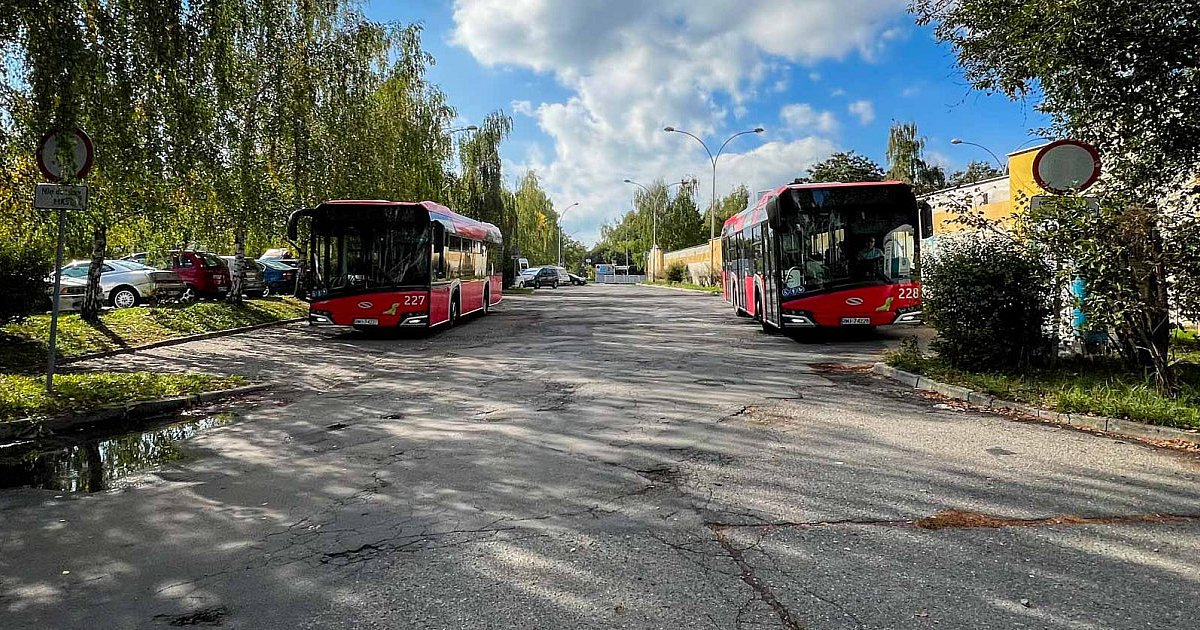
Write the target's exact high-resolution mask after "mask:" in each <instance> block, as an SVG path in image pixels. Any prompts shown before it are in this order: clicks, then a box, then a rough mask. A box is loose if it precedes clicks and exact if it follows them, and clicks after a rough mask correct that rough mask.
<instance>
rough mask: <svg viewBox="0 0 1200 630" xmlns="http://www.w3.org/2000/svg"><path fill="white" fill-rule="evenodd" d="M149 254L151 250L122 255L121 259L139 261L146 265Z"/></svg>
mask: <svg viewBox="0 0 1200 630" xmlns="http://www.w3.org/2000/svg"><path fill="white" fill-rule="evenodd" d="M149 256H150V252H137V253H135V254H130V255H128V256H122V257H121V260H128V261H130V262H135V263H138V264H141V265H145V264H147V263H146V259H147V258H148V257H149Z"/></svg>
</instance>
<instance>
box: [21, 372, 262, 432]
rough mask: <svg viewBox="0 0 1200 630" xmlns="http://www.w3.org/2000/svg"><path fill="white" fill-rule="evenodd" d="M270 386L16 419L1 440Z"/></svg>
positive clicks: (161, 410)
mask: <svg viewBox="0 0 1200 630" xmlns="http://www.w3.org/2000/svg"><path fill="white" fill-rule="evenodd" d="M268 387H270V385H269V384H267V383H259V384H256V385H243V386H242V387H233V388H230V389H218V390H215V391H211V392H202V393H199V394H192V395H189V396H173V397H171V398H159V399H157V400H137V401H132V402H127V403H121V404H117V405H107V406H104V407H100V408H98V409H96V410H95V411H92V412H88V413H83V414H75V413H70V414H64V415H61V416H54V417H52V418H46V419H44V420H41V421H40V422H39V421H34V420H17V421H15V422H6V423H3V424H0V440H6V439H10V438H13V437H16V436H17V435H18V434H20V432H21V430H22V429H25V428H28V427H32V426H34V425H35V424H40V425H41V426H42V428H43V429H46V430H49V431H51V432H56V431H64V430H67V429H72V428H75V427H78V426H82V425H95V424H103V423H105V422H113V421H117V420H136V419H140V418H148V417H151V416H157V415H161V414H166V413H171V412H174V411H181V410H183V409H189V408H191V407H194V406H196V405H200V404H204V403H208V402H212V401H215V400H221V399H223V398H232V397H234V396H242V395H245V394H251V393H254V392H260V391H262V390H265V389H267V388H268Z"/></svg>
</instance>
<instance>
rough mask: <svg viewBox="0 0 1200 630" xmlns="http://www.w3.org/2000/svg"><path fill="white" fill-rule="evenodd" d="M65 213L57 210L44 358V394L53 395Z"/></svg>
mask: <svg viewBox="0 0 1200 630" xmlns="http://www.w3.org/2000/svg"><path fill="white" fill-rule="evenodd" d="M66 216H67V211H66V210H63V209H61V208H60V209H59V210H58V252H57V253H56V254H55V257H54V297H53V302H54V305H53V307H52V308H51V310H50V352H49V355H48V356H47V358H46V393H47V394H52V393H54V351H55V344H56V342H57V341H58V301H59V294H60V292H61V291H62V264H63V223H64V221H65V220H66Z"/></svg>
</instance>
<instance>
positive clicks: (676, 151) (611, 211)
mask: <svg viewBox="0 0 1200 630" xmlns="http://www.w3.org/2000/svg"><path fill="white" fill-rule="evenodd" d="M905 4H906V0H712V1H703V0H656V1H654V2H643V1H642V0H453V1H452V0H427V1H422V2H418V1H405V0H400V1H395V0H392V1H388V0H370V1H369V2H368V3H367V5H366V9H365V10H366V13H367V15H368V16H369V17H371V18H373V19H377V20H385V21H399V22H405V23H409V22H419V23H421V24H423V25H424V27H425V34H424V45H425V48H426V50H427V51H429V52H430V53H431V54H432V55H433V56H434V57H435V58H436V59H437V64H436V65H435V66H434V67H433V68H431V70H430V73H429V77H430V79H431V81H432V82H434V83H436V84H438V85H440V86H441V88H442V89H443V90H444V91H445V92H446V94H447V95H448V97H449V99H450V102H451V103H452V104H453V105H454V106H455V107H456V108H457V109H458V111H459V114H460V117H461V118H462V121H463V123H464V124H469V123H472V122H478V121H479V120H480V119H482V118H483V116H484V115H486V114H487V113H488V112H491V111H495V110H504V111H506V112H508V113H509V114H510V115H512V116H513V119H514V133H513V135H512V137H511V139H510V140H509V141H508V142H507V143H506V145H505V146H504V148H503V153H504V158H505V164H506V171H507V172H506V177H507V178H508V179H509V181H510V182H511V181H513V180H514V179H515V178H516V177H518V176H519V175H520V174H521V173H522V172H524V170H526V169H533V170H534V171H536V172H537V173H538V175H539V176H540V177H541V178H542V182H543V185H544V186H545V187H546V189H547V190H548V191H549V192H550V194H551V197H552V198H553V199H554V201H555V204H556V206H558V207H560V208H563V207H566V206H568V205H570V204H571V203H573V202H579V203H580V205H579V206H578V207H576V208H573V209H572V210H571V211H570V212H569V213H567V214H566V216H565V217H564V219H563V224H564V226H565V229H566V230H567V232H568V233H571V234H573V235H574V236H575V237H576V238H578V239H580V240H583V241H584V242H588V243H590V242H594V241H595V239H596V238H597V237H598V235H599V226H600V225H601V224H602V223H603V222H604V221H611V220H613V219H614V218H615V217H618V216H619V215H620V214H621V213H623V212H624V211H626V210H628V209H629V207H630V199H631V195H632V187H631V186H629V185H628V184H624V183H623V182H622V180H623V179H625V178H632V179H635V180H638V181H641V182H643V183H649V182H650V181H651V180H653V179H655V178H663V179H666V180H668V181H677V180H678V179H680V178H681V177H684V176H695V177H697V178H698V179H699V181H700V186H699V188H700V191H701V194H700V196H699V198H698V199H697V202H698V203H699V204H700V205H701V206H705V205H706V204H707V203H708V198H709V196H710V195H709V193H707V192H706V191H708V190H709V189H710V186H711V181H712V179H711V166H710V164H709V163H708V160H707V157H706V156H705V154H704V150H703V148H701V147H700V145H699V144H698V143H696V142H695V141H694V140H691V139H690V138H687V137H686V136H682V135H679V134H669V133H666V132H664V131H662V128H663V127H664V126H666V125H673V126H675V127H678V128H680V129H686V130H688V131H691V132H693V133H695V134H696V135H698V136H701V137H702V138H704V139H705V140H706V141H707V142H708V144H709V146H710V147H711V148H712V150H714V151H715V150H716V148H717V146H719V145H720V143H721V142H722V141H723V140H724V139H725V138H726V137H728V136H729V135H731V134H733V133H735V132H738V131H741V130H744V129H750V128H753V127H755V126H762V127H764V128H766V132H765V133H763V134H762V135H761V136H756V135H749V136H743V137H740V138H738V139H737V140H734V141H733V142H732V143H731V144H730V145H729V148H728V149H726V153H725V154H724V155H722V157H721V158H720V160H719V162H718V172H717V191H718V195H721V194H724V193H725V192H727V191H728V190H729V189H731V188H732V187H734V186H736V185H737V184H739V183H746V184H747V185H749V186H750V187H751V189H752V190H757V189H762V188H767V187H770V186H773V185H778V184H781V183H784V182H787V181H790V180H791V179H792V178H793V177H795V176H797V175H800V174H803V173H804V171H805V169H806V168H807V167H808V166H810V165H811V164H812V163H813V162H815V161H819V160H821V159H823V158H825V157H827V156H828V155H829V154H830V153H831V152H833V151H835V150H846V149H854V150H856V151H858V152H860V153H863V154H865V155H867V156H869V157H871V158H873V159H875V160H877V161H879V162H880V163H883V162H884V150H885V148H886V145H887V130H888V127H889V125H890V124H891V121H892V120H898V121H915V122H916V123H917V125H918V128H919V129H920V132H921V134H922V135H924V136H925V137H926V138H927V141H928V145H927V156H926V157H927V159H929V160H931V161H934V162H936V163H939V164H942V165H943V166H944V167H946V168H947V170H948V171H953V170H955V169H958V168H961V167H963V166H965V165H966V163H967V162H968V161H970V160H973V159H975V160H990V159H991V157H990V156H989V155H988V154H987V153H986V152H985V151H983V150H982V149H979V148H976V147H972V146H968V145H957V146H956V145H951V144H950V140H951V139H952V138H955V137H961V138H962V139H964V140H968V141H971V142H976V143H979V144H982V145H984V146H986V147H988V148H990V149H991V150H992V151H994V152H995V153H997V154H999V155H1000V157H1001V158H1002V159H1003V157H1004V154H1005V153H1007V152H1009V151H1011V150H1012V149H1014V148H1015V147H1017V146H1018V145H1020V144H1022V143H1024V142H1026V141H1027V140H1030V139H1031V136H1030V135H1029V130H1031V129H1036V128H1038V127H1040V126H1042V125H1043V124H1044V123H1045V120H1044V118H1043V117H1042V116H1040V115H1039V114H1037V113H1036V112H1035V111H1033V104H1032V103H1021V102H1015V103H1014V102H1010V101H1009V100H1007V99H1006V98H1004V97H1002V96H987V95H984V94H981V93H978V92H974V91H972V90H970V89H969V88H968V87H967V85H966V83H965V81H964V80H963V79H962V77H961V75H960V73H959V72H958V70H957V69H956V67H955V64H954V58H953V54H952V53H951V51H950V50H949V49H948V48H946V47H944V46H941V45H939V44H938V43H937V42H935V41H934V39H933V37H932V35H931V34H930V31H929V29H926V28H919V27H917V26H916V25H914V24H913V21H912V18H911V16H910V15H908V14H906V13H905V11H904V6H905Z"/></svg>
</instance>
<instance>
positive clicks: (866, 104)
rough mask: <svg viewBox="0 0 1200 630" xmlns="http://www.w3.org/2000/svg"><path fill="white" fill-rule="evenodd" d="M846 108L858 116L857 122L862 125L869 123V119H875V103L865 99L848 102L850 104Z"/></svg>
mask: <svg viewBox="0 0 1200 630" xmlns="http://www.w3.org/2000/svg"><path fill="white" fill-rule="evenodd" d="M846 109H848V110H849V111H850V113H851V114H853V115H854V116H855V117H857V118H858V122H860V123H862V124H864V125H869V124H871V121H873V120H875V105H874V104H872V103H871V101H868V100H865V99H864V100H861V101H854V102H853V103H850V106H849V107H848V108H846Z"/></svg>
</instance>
